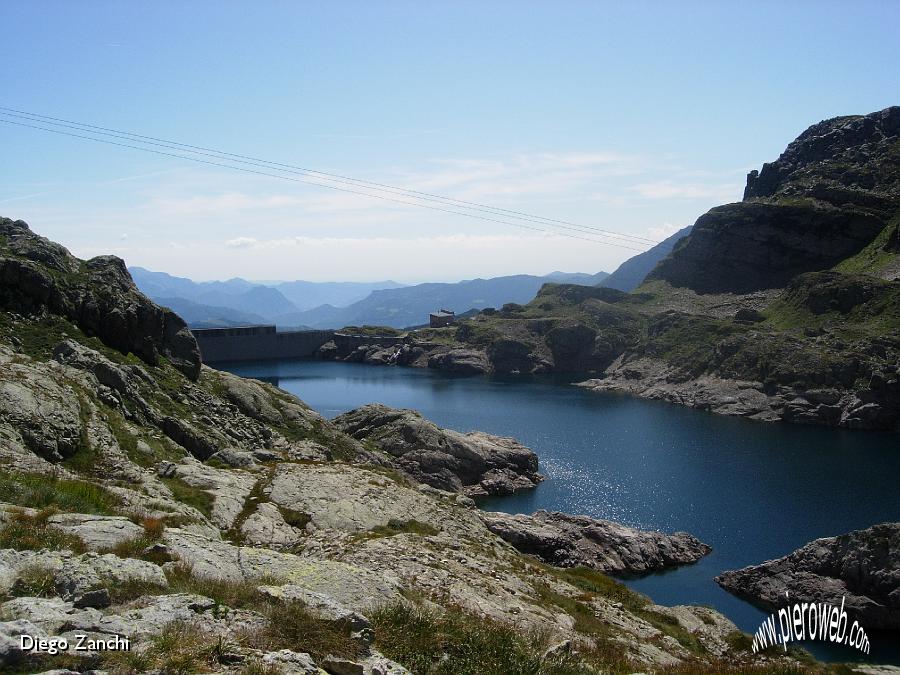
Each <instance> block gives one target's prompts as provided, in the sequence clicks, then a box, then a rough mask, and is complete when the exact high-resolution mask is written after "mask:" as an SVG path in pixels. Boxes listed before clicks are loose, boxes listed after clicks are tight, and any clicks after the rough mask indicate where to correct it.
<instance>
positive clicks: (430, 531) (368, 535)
mask: <svg viewBox="0 0 900 675" xmlns="http://www.w3.org/2000/svg"><path fill="white" fill-rule="evenodd" d="M438 532H440V530H438V529H437V528H436V527H434V526H432V525H429V524H428V523H423V522H420V521H418V520H398V519H396V518H391V519H390V520H389V521H388V523H387V525H378V526H377V527H373V528H372V529H371V530H369V531H368V532H363V533H361V534H360V535H358V538H359V539H378V538H380V537H393V536H395V535H398V534H418V535H421V536H423V537H428V536H431V535H434V534H437V533H438Z"/></svg>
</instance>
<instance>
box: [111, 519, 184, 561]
mask: <svg viewBox="0 0 900 675" xmlns="http://www.w3.org/2000/svg"><path fill="white" fill-rule="evenodd" d="M141 525H142V527H143V528H144V532H143V534H141V535H139V536H137V537H134V538H133V539H126V540H125V541H121V542H119V543H118V544H116V545H115V546H113V547H112V549H110V551H109V552H110V553H112V554H114V555H117V556H119V557H120V558H139V559H141V560H146V561H148V562H152V563H156V564H157V565H161V564H163V563H166V562H169V561H170V560H171V558H170V557H169V555H168V554H166V553H157V552H156V551H154V550H153V545H154V544H155V543H157V542H158V541H159V540H160V539H161V538H162V535H163V532H164V531H165V529H166V525H165V521H164V520H163V519H161V518H144V519H143V520H142V521H141Z"/></svg>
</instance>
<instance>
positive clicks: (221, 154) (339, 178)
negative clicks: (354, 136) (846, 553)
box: [0, 106, 659, 244]
mask: <svg viewBox="0 0 900 675" xmlns="http://www.w3.org/2000/svg"><path fill="white" fill-rule="evenodd" d="M0 111H6V112H2V113H0V114H5V115H11V113H18V114H16V115H11V116H13V117H18V118H19V119H27V120H28V121H38V122H40V123H41V124H51V125H55V126H67V125H75V127H77V130H78V131H85V130H86V129H93V130H98V131H90V132H87V133H94V134H97V133H101V132H106V133H103V135H112V136H114V137H119V138H121V137H131V138H125V140H130V141H134V140H135V139H141V140H138V141H137V142H139V143H147V144H149V145H158V144H159V143H162V144H164V145H163V146H162V147H164V146H178V147H179V148H186V149H189V151H191V152H194V153H195V154H205V153H214V155H215V156H216V158H218V159H222V158H225V157H228V158H236V159H237V160H247V161H244V162H241V163H250V164H253V165H258V164H263V165H266V166H265V168H271V167H280V168H279V169H278V170H285V169H289V170H291V171H289V173H296V172H297V171H300V172H302V173H304V174H315V175H316V176H324V177H327V178H325V180H333V181H335V182H338V183H344V184H355V185H357V186H369V187H376V188H379V191H383V190H386V191H390V192H394V193H403V194H404V196H409V195H417V197H416V198H417V199H424V198H426V197H427V198H428V199H424V201H435V200H439V202H442V203H450V204H451V205H454V206H457V208H459V205H462V208H472V209H474V210H477V211H485V210H488V211H487V212H497V214H501V215H502V214H509V215H512V216H515V217H516V218H517V219H519V218H521V219H526V220H529V221H531V222H536V221H541V222H545V223H555V224H559V225H566V226H569V227H570V228H571V227H574V228H579V229H582V230H592V231H594V232H598V233H602V234H603V235H605V236H611V237H615V238H620V239H624V240H626V241H632V242H640V243H647V244H657V243H659V242H657V241H655V240H653V239H648V238H646V237H640V236H638V235H632V234H625V233H622V232H613V231H611V230H604V229H602V228H599V227H594V226H592V225H582V224H576V223H572V222H569V221H566V220H557V219H553V218H546V217H543V216H536V215H534V214H531V213H525V212H523V211H513V210H511V209H503V208H500V207H496V206H490V205H487V204H481V203H478V202H471V201H465V200H462V199H455V198H452V197H445V196H442V195H437V194H434V193H430V192H422V191H419V190H411V189H409V188H402V187H397V186H395V185H388V184H385V183H376V182H373V181H366V180H360V179H358V178H352V177H350V176H344V175H341V174H335V173H328V172H325V171H317V170H315V169H309V168H306V167H301V166H297V165H295V164H283V163H280V162H272V161H269V160H265V159H260V158H257V157H251V156H248V155H239V154H235V153H230V152H225V151H222V150H216V149H214V148H207V147H203V146H198V145H190V144H187V143H179V142H177V141H170V140H167V139H163V138H158V137H155V136H145V135H142V134H136V133H132V132H129V131H121V130H118V129H112V128H109V127H101V126H97V125H94V124H88V123H86V122H76V121H73V120H68V119H65V118H61V117H51V116H49V115H40V114H38V113H32V112H28V111H25V110H18V109H16V108H7V107H4V106H0ZM23 115H27V116H28V117H22V116H23ZM30 118H37V119H36V120H35V119H30ZM46 120H52V121H50V122H47V121H46ZM60 123H61V124H60ZM75 127H68V128H75ZM82 127H83V128H82ZM150 141H153V142H150ZM170 149H174V148H171V147H170ZM195 151H197V152H195ZM205 156H210V155H205ZM229 161H234V160H229ZM318 180H322V178H319V179H318Z"/></svg>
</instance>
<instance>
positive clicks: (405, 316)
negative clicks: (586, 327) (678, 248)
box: [282, 272, 606, 328]
mask: <svg viewBox="0 0 900 675" xmlns="http://www.w3.org/2000/svg"><path fill="white" fill-rule="evenodd" d="M604 278H606V272H599V273H597V274H581V273H566V272H553V273H551V274H547V275H545V276H532V275H528V274H517V275H514V276H508V277H494V278H493V279H471V280H468V281H459V282H456V283H427V284H417V285H415V286H406V287H405V288H393V289H384V290H378V291H373V292H372V293H371V294H370V295H369V296H368V297H366V298H364V299H363V300H360V301H358V302H354V303H353V304H351V305H349V306H347V307H332V306H327V305H326V306H322V307H317V308H315V309H312V310H309V311H306V312H298V313H296V314H293V315H291V316H290V317H282V321H284V322H285V324H286V325H287V324H290V323H293V324H295V325H304V326H310V327H312V328H338V327H341V326H362V325H377V326H391V327H393V328H406V327H408V326H417V325H421V324H424V323H428V315H429V314H430V313H431V312H434V311H435V310H438V309H441V308H444V309H449V310H452V311H454V312H457V313H462V312H465V311H467V310H470V309H484V308H485V307H502V306H503V305H505V304H506V303H509V302H514V303H520V304H521V303H526V302H529V301H530V300H531V299H532V298H534V296H535V295H536V294H537V292H538V290H540V288H541V286H543V285H544V284H545V283H547V282H557V283H570V284H580V285H583V286H593V285H595V284H597V283H599V282H600V281H602V280H603V279H604Z"/></svg>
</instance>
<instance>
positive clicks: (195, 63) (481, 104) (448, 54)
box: [0, 0, 900, 282]
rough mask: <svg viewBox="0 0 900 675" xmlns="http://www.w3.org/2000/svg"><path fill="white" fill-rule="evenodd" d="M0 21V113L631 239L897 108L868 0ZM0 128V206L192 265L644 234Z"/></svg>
mask: <svg viewBox="0 0 900 675" xmlns="http://www.w3.org/2000/svg"><path fill="white" fill-rule="evenodd" d="M0 28H2V34H3V57H2V60H0V92H2V93H0V106H2V107H5V108H12V109H16V110H21V111H28V112H31V113H37V114H41V115H47V116H52V117H57V118H61V119H66V120H74V121H77V122H83V123H88V124H93V125H97V126H102V127H108V128H111V129H117V130H124V131H129V132H133V133H137V134H143V135H147V136H153V137H157V138H162V139H168V140H173V141H177V142H180V143H185V144H191V145H196V146H203V147H208V148H214V149H217V150H222V151H226V152H230V153H235V154H241V155H247V156H252V157H256V158H262V159H264V160H267V161H270V162H279V163H283V164H291V165H297V166H302V167H305V168H312V169H315V170H318V171H324V172H329V173H335V174H340V175H344V176H349V177H352V178H356V179H360V180H366V181H374V182H378V183H383V184H389V185H395V186H400V187H403V188H408V189H413V190H418V191H422V192H428V193H433V194H437V195H441V196H445V197H449V198H452V199H459V200H466V201H469V202H475V203H478V204H485V205H489V206H492V207H498V208H503V209H510V210H515V211H520V212H524V213H528V214H534V215H536V216H539V217H542V218H546V219H552V220H555V221H565V222H566V223H573V224H575V225H578V226H588V227H589V228H599V229H602V230H607V231H613V232H620V233H625V234H628V235H632V236H638V237H642V238H644V239H649V240H660V239H662V238H664V237H665V236H667V235H668V234H670V233H672V232H674V231H675V230H677V229H678V228H681V227H684V226H686V225H689V224H691V223H693V222H694V220H696V218H697V217H698V216H700V215H701V214H702V213H704V212H705V211H706V210H708V209H709V208H711V207H713V206H715V205H718V204H722V203H727V202H733V201H738V200H740V198H741V196H742V192H743V186H744V183H745V180H746V174H747V172H748V171H750V170H751V169H753V168H759V167H760V166H761V165H762V163H763V162H765V161H772V160H774V159H775V158H777V157H778V155H779V154H780V153H781V152H782V150H783V149H784V147H785V146H786V145H787V144H788V143H789V142H790V141H791V140H792V139H793V138H795V137H796V136H797V135H798V134H799V133H800V132H802V131H803V130H804V129H805V128H806V127H808V126H809V125H811V124H813V123H815V122H818V121H820V120H822V119H826V118H829V117H834V116H837V115H849V114H861V113H868V112H872V111H875V110H880V109H883V108H885V107H887V106H889V105H897V104H900V68H898V67H897V64H898V63H900V40H898V39H897V35H898V34H900V2H894V1H890V2H865V1H857V2H852V3H851V2H827V1H819V2H812V1H809V2H785V1H781V2H769V1H766V0H762V1H758V2H753V3H747V2H718V1H716V2H714V1H712V0H709V1H707V2H665V3H663V2H628V3H624V2H621V3H619V2H617V3H604V2H565V1H555V2H527V1H525V2H512V1H509V2H499V1H495V2H491V1H490V0H478V1H477V2H466V1H459V2H452V3H451V2H437V1H435V2H425V3H423V2H421V1H417V2H389V1H373V0H369V1H366V2H353V1H346V2H274V1H268V2H267V1H265V0H256V1H254V2H250V1H247V2H219V1H216V2H212V1H210V2H202V1H196V2H190V3H183V2H165V1H161V2H154V3H138V2H120V1H115V2H97V1H90V0H81V1H80V2H69V1H65V0H60V1H56V2H53V1H50V0H27V1H17V0H3V2H0ZM0 119H6V120H12V121H18V122H20V123H21V122H22V119H21V118H13V117H9V116H8V115H7V116H3V115H0ZM0 148H2V153H3V160H2V161H0V215H3V216H6V217H11V218H21V219H23V220H25V221H27V222H28V223H29V224H30V226H31V227H32V229H33V230H35V231H37V232H38V233H40V234H43V235H45V236H47V237H49V238H51V239H54V240H56V241H59V242H61V243H63V244H65V245H66V246H67V247H68V248H69V249H70V250H71V251H72V252H73V253H75V254H76V255H78V256H80V257H90V256H94V255H99V254H107V253H114V254H116V255H119V256H121V257H123V258H124V259H125V261H126V263H127V264H129V265H139V266H142V267H146V268H149V269H153V270H159V271H164V272H169V273H171V274H176V275H179V276H187V277H190V278H193V279H197V280H208V279H227V278H231V277H235V276H240V277H244V278H248V279H265V280H274V279H308V280H314V281H364V280H382V279H394V280H396V281H401V282H413V281H455V280H459V279H465V278H474V277H490V276H498V275H504V274H517V273H532V274H546V273H549V272H551V271H554V270H562V271H569V272H574V271H579V272H590V273H594V272H598V271H601V270H604V271H608V272H609V271H612V270H613V269H614V268H615V267H616V266H617V265H618V264H619V263H621V262H622V261H623V260H625V259H626V258H628V257H630V256H631V255H634V254H635V253H637V252H638V251H639V250H641V249H643V248H646V247H647V246H649V244H646V243H641V244H637V243H636V242H634V241H630V242H628V243H627V244H626V246H627V247H623V246H622V244H623V240H622V239H621V238H618V239H614V240H611V239H610V238H609V237H604V236H602V235H600V234H599V233H598V232H597V231H596V230H588V231H587V232H590V233H589V234H588V233H585V232H586V231H585V230H581V232H576V230H573V229H566V227H572V226H571V225H568V226H565V227H563V226H561V225H559V224H554V223H549V222H547V221H539V222H537V223H536V222H535V221H534V220H530V221H526V220H518V221H516V222H517V224H518V225H519V226H518V227H517V226H513V225H510V224H508V222H503V223H501V222H492V221H484V220H477V219H474V218H469V217H464V216H461V215H458V214H456V213H446V212H443V211H434V210H426V209H423V208H419V207H416V206H411V205H408V204H398V203H394V202H389V201H385V200H379V199H374V198H371V197H367V196H361V195H357V194H350V193H347V192H340V191H336V190H333V189H328V188H324V187H321V186H319V185H310V184H308V183H301V182H297V180H296V179H297V178H301V179H304V180H306V179H308V178H309V177H308V176H306V177H304V176H298V174H285V173H280V172H275V173H276V175H279V176H281V177H280V178H277V177H272V176H263V175H259V174H253V173H247V172H241V171H237V170H234V169H231V168H226V167H221V166H210V165H208V164H201V163H197V162H191V161H188V160H184V159H181V158H176V157H167V156H162V155H154V154H150V153H146V152H141V151H138V150H134V149H131V148H122V147H117V146H112V145H104V144H100V143H96V142H90V141H85V140H83V139H79V138H73V137H68V136H64V135H61V134H54V133H47V132H44V131H40V130H36V129H31V128H27V127H22V126H15V125H11V124H8V123H0ZM244 168H248V167H247V166H246V165H245V167H244ZM265 173H271V172H270V171H266V172H265ZM285 176H287V177H288V178H289V180H286V179H285ZM345 186H346V185H345ZM383 194H384V193H382V195H383ZM404 201H405V200H404ZM419 203H420V204H421V203H422V202H419ZM431 204H432V205H434V203H433V202H432V203H431ZM470 213H471V212H470ZM494 220H506V218H494ZM529 228H531V229H529ZM582 234H583V236H582ZM567 235H568V236H567ZM614 243H617V244H618V245H613V244H614ZM635 249H637V250H635Z"/></svg>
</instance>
